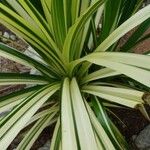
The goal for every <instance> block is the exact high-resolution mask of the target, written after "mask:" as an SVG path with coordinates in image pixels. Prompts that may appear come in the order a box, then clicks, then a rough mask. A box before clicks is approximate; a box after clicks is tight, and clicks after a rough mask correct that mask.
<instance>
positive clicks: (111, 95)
mask: <svg viewBox="0 0 150 150" xmlns="http://www.w3.org/2000/svg"><path fill="white" fill-rule="evenodd" d="M83 92H86V93H89V94H92V95H96V96H99V97H101V98H103V99H105V100H108V101H110V102H114V103H118V104H121V105H124V106H128V107H131V108H135V107H136V106H137V105H138V104H143V103H144V101H143V100H142V96H143V94H144V93H143V92H140V91H136V90H132V89H124V88H114V87H109V86H92V85H88V86H85V87H83Z"/></svg>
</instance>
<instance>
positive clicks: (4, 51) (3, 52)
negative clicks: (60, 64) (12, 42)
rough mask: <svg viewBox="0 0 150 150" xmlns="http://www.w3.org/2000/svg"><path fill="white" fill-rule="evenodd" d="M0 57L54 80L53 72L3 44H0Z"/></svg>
mask: <svg viewBox="0 0 150 150" xmlns="http://www.w3.org/2000/svg"><path fill="white" fill-rule="evenodd" d="M0 56H2V57H5V58H7V59H10V60H13V61H15V62H18V63H20V64H22V65H25V66H27V67H30V68H33V69H35V68H36V69H37V70H39V71H41V72H42V73H43V74H46V75H47V76H50V77H52V78H55V76H53V72H51V70H49V68H48V67H46V66H45V65H44V64H42V63H41V62H39V61H37V60H34V59H33V58H31V57H29V56H27V55H25V54H22V53H21V52H19V51H18V50H16V49H14V48H11V47H9V46H7V45H5V44H3V43H0ZM51 74H52V75H51Z"/></svg>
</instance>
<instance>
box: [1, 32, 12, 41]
mask: <svg viewBox="0 0 150 150" xmlns="http://www.w3.org/2000/svg"><path fill="white" fill-rule="evenodd" d="M3 37H4V38H2V41H3V42H7V41H8V39H9V37H10V35H9V33H8V32H4V34H3Z"/></svg>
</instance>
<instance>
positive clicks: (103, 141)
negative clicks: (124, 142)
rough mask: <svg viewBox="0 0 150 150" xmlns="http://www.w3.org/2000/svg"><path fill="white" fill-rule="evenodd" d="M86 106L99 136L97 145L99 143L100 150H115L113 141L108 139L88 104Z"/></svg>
mask: <svg viewBox="0 0 150 150" xmlns="http://www.w3.org/2000/svg"><path fill="white" fill-rule="evenodd" d="M85 104H86V108H87V111H88V113H89V116H90V119H91V123H92V125H93V128H94V130H95V132H96V135H97V143H98V146H99V149H108V150H115V149H116V148H115V147H114V145H113V143H112V141H111V140H110V138H109V137H108V135H107V133H106V132H105V130H104V128H103V127H102V125H101V124H100V123H99V121H98V120H97V118H96V116H95V114H94V113H93V111H92V110H91V108H90V106H89V105H88V103H87V102H85Z"/></svg>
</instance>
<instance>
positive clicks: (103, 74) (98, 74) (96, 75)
mask: <svg viewBox="0 0 150 150" xmlns="http://www.w3.org/2000/svg"><path fill="white" fill-rule="evenodd" d="M116 75H120V73H119V72H117V71H114V70H112V69H109V68H104V69H100V70H98V71H95V72H92V73H90V74H88V75H86V76H85V77H83V78H82V79H81V83H80V84H85V83H88V82H90V81H93V80H97V79H102V78H107V77H111V76H116Z"/></svg>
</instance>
